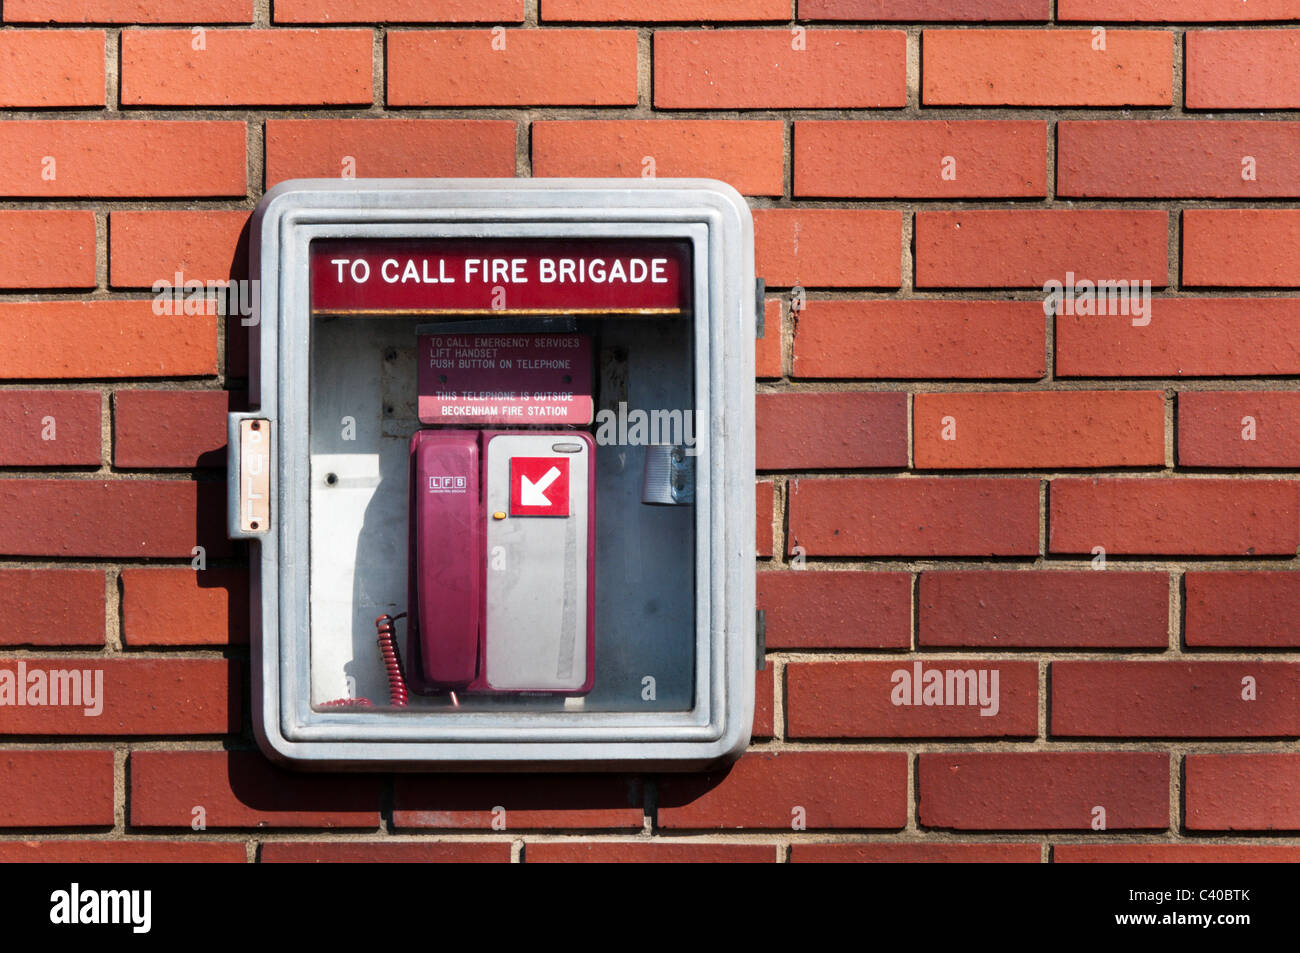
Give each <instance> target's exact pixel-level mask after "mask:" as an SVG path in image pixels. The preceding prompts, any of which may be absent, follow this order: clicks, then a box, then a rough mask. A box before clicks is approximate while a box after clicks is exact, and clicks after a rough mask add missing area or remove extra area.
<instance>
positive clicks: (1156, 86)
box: [921, 29, 1174, 106]
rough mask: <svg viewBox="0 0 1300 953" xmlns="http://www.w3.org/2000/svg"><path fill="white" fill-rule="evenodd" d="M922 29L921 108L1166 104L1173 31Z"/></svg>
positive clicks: (1169, 101) (1170, 85) (1170, 80)
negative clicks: (1096, 34) (1097, 34)
mask: <svg viewBox="0 0 1300 953" xmlns="http://www.w3.org/2000/svg"><path fill="white" fill-rule="evenodd" d="M1093 42H1094V38H1093V34H1092V31H1091V30H1061V29H1053V30H926V31H925V32H924V33H923V35H922V40H921V77H922V102H923V103H924V104H925V105H926V106H1171V105H1173V92H1172V90H1173V65H1174V35H1173V34H1172V33H1169V32H1167V31H1162V30H1111V31H1109V32H1108V33H1107V34H1106V38H1105V44H1106V48H1105V49H1104V50H1097V49H1094V48H1093Z"/></svg>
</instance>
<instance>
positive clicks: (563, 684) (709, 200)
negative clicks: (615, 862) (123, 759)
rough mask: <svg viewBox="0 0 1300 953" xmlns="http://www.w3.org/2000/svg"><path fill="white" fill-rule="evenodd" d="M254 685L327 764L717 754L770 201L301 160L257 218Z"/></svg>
mask: <svg viewBox="0 0 1300 953" xmlns="http://www.w3.org/2000/svg"><path fill="white" fill-rule="evenodd" d="M251 256H252V268H251V274H252V278H253V280H254V281H255V282H256V284H255V286H254V296H253V297H254V303H255V306H254V310H253V313H252V315H250V316H248V317H247V318H245V319H244V320H245V323H246V324H248V325H249V333H250V336H251V338H250V341H251V368H250V381H249V387H250V395H249V401H250V408H251V409H250V410H249V411H247V412H241V413H235V414H231V415H230V423H229V431H230V434H229V435H230V440H229V447H230V453H229V463H228V466H229V474H228V476H229V486H230V501H229V528H230V535H231V536H232V537H233V538H236V539H245V540H248V541H249V543H250V563H251V573H252V577H253V578H252V582H253V587H252V591H253V593H254V597H253V599H252V632H253V645H252V650H253V689H254V692H253V694H254V698H253V711H254V716H255V724H256V733H257V737H258V741H259V744H260V745H261V746H262V748H263V749H264V751H265V752H266V753H267V754H268V755H269V756H271V757H274V758H276V759H280V760H284V761H287V762H290V763H293V764H297V765H301V766H305V767H313V766H314V767H328V768H340V767H361V768H364V767H373V768H381V767H382V768H392V767H398V768H410V769H419V768H432V767H437V766H438V765H448V766H461V767H465V766H478V767H483V768H487V767H493V766H497V767H530V768H576V767H581V768H586V769H592V768H626V767H629V766H632V765H639V766H647V767H655V768H659V769H691V768H703V767H707V766H710V765H713V764H716V763H718V762H719V761H723V760H726V759H728V758H730V757H734V756H735V755H737V754H738V753H739V752H740V751H741V750H743V749H744V747H745V746H746V745H747V744H748V739H749V733H750V726H751V722H752V719H753V705H754V669H755V658H756V650H755V605H754V571H753V557H754V542H755V528H754V479H753V471H754V397H753V393H754V392H753V379H754V367H753V362H754V345H753V339H754V336H755V333H756V320H757V316H758V315H759V314H760V313H761V311H759V310H758V309H759V308H761V305H757V304H756V283H755V278H754V259H753V229H752V222H751V218H750V213H749V210H748V207H747V206H746V204H745V202H744V200H743V199H742V198H741V197H740V196H739V195H738V194H737V193H736V192H735V191H734V190H733V189H731V188H730V187H729V186H727V185H725V184H722V183H720V182H714V181H709V180H640V179H638V180H590V181H587V180H543V179H531V180H530V179H521V180H482V179H476V180H414V179H411V180H296V181H291V182H285V183H282V184H280V185H278V186H276V187H275V188H273V189H271V190H270V191H269V192H267V194H266V196H265V198H264V199H263V200H262V202H261V203H260V205H259V206H258V208H257V211H256V213H255V214H254V217H253V226H252V241H251Z"/></svg>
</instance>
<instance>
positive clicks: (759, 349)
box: [754, 298, 785, 380]
mask: <svg viewBox="0 0 1300 953" xmlns="http://www.w3.org/2000/svg"><path fill="white" fill-rule="evenodd" d="M781 312H782V307H781V299H780V298H768V299H767V300H766V301H764V302H763V336H762V337H761V338H759V339H758V340H757V341H756V342H755V343H754V376H755V377H757V378H759V379H760V380H772V379H774V378H778V377H781V376H783V375H784V373H785V371H784V369H783V368H782V364H783V363H784V361H785V358H784V357H782V355H781V334H782V320H783V319H782V317H781Z"/></svg>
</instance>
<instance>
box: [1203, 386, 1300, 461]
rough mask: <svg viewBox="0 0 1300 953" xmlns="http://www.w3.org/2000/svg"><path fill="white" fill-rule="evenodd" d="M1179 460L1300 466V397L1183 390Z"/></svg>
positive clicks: (1277, 393) (1268, 393) (1295, 395)
mask: <svg viewBox="0 0 1300 953" xmlns="http://www.w3.org/2000/svg"><path fill="white" fill-rule="evenodd" d="M1247 418H1250V419H1249V421H1248V420H1247ZM1247 437H1249V439H1247ZM1178 462H1179V464H1180V465H1182V466H1185V467H1291V468H1296V467H1300V394H1298V393H1295V392H1294V391H1287V392H1268V391H1241V392H1237V393H1227V392H1224V391H1182V392H1180V393H1179V395H1178Z"/></svg>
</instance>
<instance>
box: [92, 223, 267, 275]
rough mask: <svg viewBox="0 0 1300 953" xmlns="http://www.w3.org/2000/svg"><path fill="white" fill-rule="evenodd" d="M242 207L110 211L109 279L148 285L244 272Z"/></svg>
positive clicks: (245, 244)
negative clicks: (240, 208) (219, 209)
mask: <svg viewBox="0 0 1300 953" xmlns="http://www.w3.org/2000/svg"><path fill="white" fill-rule="evenodd" d="M248 216H249V213H248V212H242V211H239V212H221V211H215V212H113V213H112V214H111V215H109V217H108V237H109V254H108V258H109V282H110V284H112V285H113V287H115V288H152V287H153V285H154V283H155V282H157V281H167V282H170V283H171V284H172V285H176V284H177V282H176V274H177V272H179V273H180V274H181V275H182V276H183V281H193V280H198V281H225V280H228V279H230V278H244V277H246V276H247V274H248V231H247V225H248Z"/></svg>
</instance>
